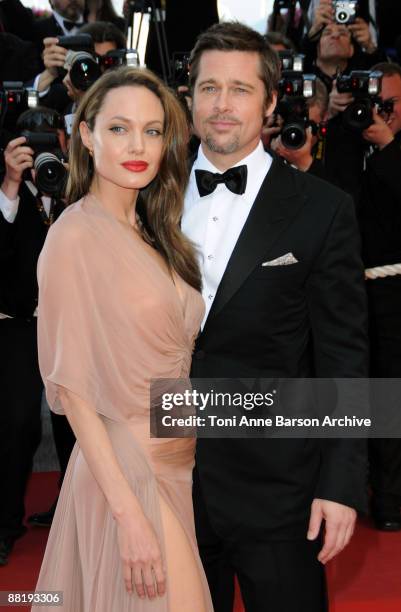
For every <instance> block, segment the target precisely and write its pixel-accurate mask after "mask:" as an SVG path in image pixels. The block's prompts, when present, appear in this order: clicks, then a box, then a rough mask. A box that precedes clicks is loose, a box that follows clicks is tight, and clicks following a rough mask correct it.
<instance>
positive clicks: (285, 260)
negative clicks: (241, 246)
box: [262, 253, 298, 266]
mask: <svg viewBox="0 0 401 612" xmlns="http://www.w3.org/2000/svg"><path fill="white" fill-rule="evenodd" d="M295 263H298V259H297V258H296V257H294V255H293V254H292V253H286V254H285V255H282V256H281V257H277V258H276V259H272V260H271V261H264V262H263V263H262V266H289V265H291V264H295Z"/></svg>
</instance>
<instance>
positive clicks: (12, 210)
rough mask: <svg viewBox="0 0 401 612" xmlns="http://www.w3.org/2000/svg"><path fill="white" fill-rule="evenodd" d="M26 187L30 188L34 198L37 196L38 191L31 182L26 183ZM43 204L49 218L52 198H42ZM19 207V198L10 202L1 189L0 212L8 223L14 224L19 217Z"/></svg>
mask: <svg viewBox="0 0 401 612" xmlns="http://www.w3.org/2000/svg"><path fill="white" fill-rule="evenodd" d="M25 185H26V186H27V187H28V189H29V191H30V192H31V193H32V195H33V196H34V197H36V196H37V194H38V190H37V189H36V187H35V185H34V184H33V183H31V181H25ZM41 199H42V203H43V207H44V209H45V212H46V214H47V216H49V214H50V205H51V198H49V197H47V196H42V198H41ZM18 207H19V196H17V197H16V198H15V200H10V199H9V198H8V197H7V196H6V194H5V193H4V192H3V190H2V189H0V211H1V213H2V215H3V217H4V218H5V220H6V221H8V223H14V221H15V217H16V216H17V212H18Z"/></svg>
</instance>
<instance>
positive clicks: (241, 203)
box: [182, 142, 272, 328]
mask: <svg viewBox="0 0 401 612" xmlns="http://www.w3.org/2000/svg"><path fill="white" fill-rule="evenodd" d="M271 163H272V158H271V156H270V155H269V154H268V153H266V151H264V149H263V146H262V143H261V142H259V144H258V146H257V147H256V149H254V150H253V151H252V153H250V154H249V155H248V156H247V157H245V158H244V159H242V160H241V161H239V162H238V163H237V164H235V165H236V166H242V165H244V164H245V165H246V166H247V168H248V176H247V183H246V190H245V193H243V194H242V195H238V194H236V193H232V192H231V191H230V190H229V189H227V187H226V186H225V184H224V183H220V184H218V185H217V187H216V189H215V190H214V191H213V192H212V193H211V194H209V195H206V196H203V197H200V195H199V191H198V187H197V184H196V178H195V170H208V171H210V172H218V173H220V174H221V172H220V170H218V169H217V168H215V166H213V164H212V163H211V162H210V161H209V160H208V159H207V157H206V156H205V154H204V152H203V150H202V145H201V146H200V147H199V152H198V157H197V159H196V160H195V163H194V165H193V167H192V171H191V174H190V177H189V184H188V189H187V192H186V195H185V205H184V214H183V219H182V231H183V232H184V234H185V235H186V236H187V237H188V238H189V239H190V240H192V242H193V243H194V244H195V246H196V248H197V250H198V255H199V265H200V268H201V273H202V283H203V289H202V295H203V299H204V300H205V303H206V312H205V317H204V319H203V323H202V328H203V326H204V324H205V321H206V319H207V316H208V314H209V311H210V308H211V307H212V304H213V300H214V298H215V295H216V292H217V289H218V287H219V284H220V281H221V279H222V277H223V274H224V271H225V269H226V267H227V264H228V261H229V259H230V257H231V254H232V252H233V250H234V247H235V245H236V243H237V240H238V238H239V235H240V233H241V231H242V228H243V227H244V224H245V222H246V220H247V218H248V215H249V212H250V210H251V208H252V205H253V203H254V201H255V199H256V196H257V194H258V192H259V190H260V188H261V186H262V183H263V181H264V179H265V176H266V174H267V173H268V171H269V169H270V166H271Z"/></svg>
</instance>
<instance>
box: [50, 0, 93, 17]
mask: <svg viewBox="0 0 401 612" xmlns="http://www.w3.org/2000/svg"><path fill="white" fill-rule="evenodd" d="M50 4H51V6H52V8H53V9H54V10H55V11H56V12H57V13H59V14H60V15H61V16H62V17H64V18H65V19H69V20H70V21H76V20H77V19H79V17H80V16H81V15H82V14H83V12H84V9H85V0H51V3H50Z"/></svg>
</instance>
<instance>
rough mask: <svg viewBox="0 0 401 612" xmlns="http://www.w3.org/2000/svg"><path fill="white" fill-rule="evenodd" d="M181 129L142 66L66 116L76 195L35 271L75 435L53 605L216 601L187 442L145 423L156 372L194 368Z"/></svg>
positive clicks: (187, 606) (75, 611)
mask: <svg viewBox="0 0 401 612" xmlns="http://www.w3.org/2000/svg"><path fill="white" fill-rule="evenodd" d="M186 133H187V130H186V124H185V118H184V115H183V114H182V112H181V109H180V107H179V105H178V103H177V102H176V101H175V99H174V97H173V96H172V94H171V93H170V92H169V91H168V90H167V89H166V87H165V86H164V85H163V84H162V83H161V82H160V81H159V80H158V79H156V77H154V75H152V74H151V73H149V72H148V71H145V70H139V69H133V68H121V69H118V70H117V71H112V72H109V73H106V74H105V75H103V76H102V77H101V78H100V79H99V80H98V81H97V82H96V83H95V85H94V86H93V87H92V88H91V90H90V91H89V92H87V94H86V95H85V97H84V99H83V100H82V102H81V104H80V107H79V108H78V111H77V114H76V118H75V123H74V128H73V135H72V141H71V148H70V177H69V183H68V185H67V199H68V201H69V202H75V203H73V204H71V205H70V206H68V207H67V209H66V211H65V212H64V213H63V215H62V216H61V217H60V218H59V220H58V221H57V223H55V224H54V226H53V227H52V229H51V230H50V232H49V235H48V238H47V240H46V243H45V246H44V249H43V251H42V254H41V257H40V260H39V266H38V279H39V319H38V338H39V340H38V342H39V359H40V368H41V373H42V377H43V380H44V383H45V386H46V394H47V399H48V401H49V404H50V407H51V409H52V410H53V411H54V412H57V413H62V414H64V413H65V414H66V415H67V417H68V419H69V421H70V423H71V426H72V428H73V429H74V432H75V434H76V437H77V443H76V445H75V448H74V450H73V452H72V455H71V459H70V462H69V466H68V470H67V474H66V477H65V479H64V484H63V487H62V490H61V494H60V498H59V502H58V505H57V510H56V513H55V517H54V520H53V524H52V528H51V531H50V535H49V539H48V543H47V548H46V552H45V556H44V559H43V563H42V567H41V571H40V575H39V579H38V583H37V587H36V590H37V591H62V592H63V605H62V606H61V608H60V607H56V606H55V607H54V610H60V609H62V610H64V611H68V612H148V611H152V612H211V611H212V604H211V599H210V594H209V590H208V586H207V582H206V578H205V575H204V572H203V568H202V565H201V562H200V559H199V555H198V551H197V546H196V540H195V531H194V521H193V511H192V497H191V486H192V467H193V463H194V446H195V440H194V439H193V438H163V439H162V438H152V437H150V429H149V428H150V391H149V389H150V381H151V379H159V378H163V379H178V378H185V377H187V376H188V374H189V368H190V361H191V353H192V348H193V343H194V339H195V337H196V335H197V333H198V330H199V326H200V322H201V319H202V316H203V311H204V305H203V301H202V298H201V296H200V293H199V291H198V290H199V287H200V280H199V278H200V277H199V272H198V270H197V267H196V263H195V258H194V253H193V251H192V247H191V245H190V244H189V243H188V242H187V241H186V240H185V238H184V237H183V236H182V234H181V232H180V230H179V219H180V216H181V209H182V199H183V190H184V186H185V176H186V168H185V164H186V161H185V154H186V149H185V145H186ZM145 187H146V189H144V188H145ZM140 190H141V195H140V200H141V205H142V206H143V208H142V212H141V211H140V210H139V202H137V196H138V193H139V191H140ZM76 200H78V201H76ZM137 204H138V206H137ZM144 211H146V212H144ZM32 609H33V610H35V611H36V610H39V607H35V606H34V607H33V608H32ZM51 609H53V607H51Z"/></svg>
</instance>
